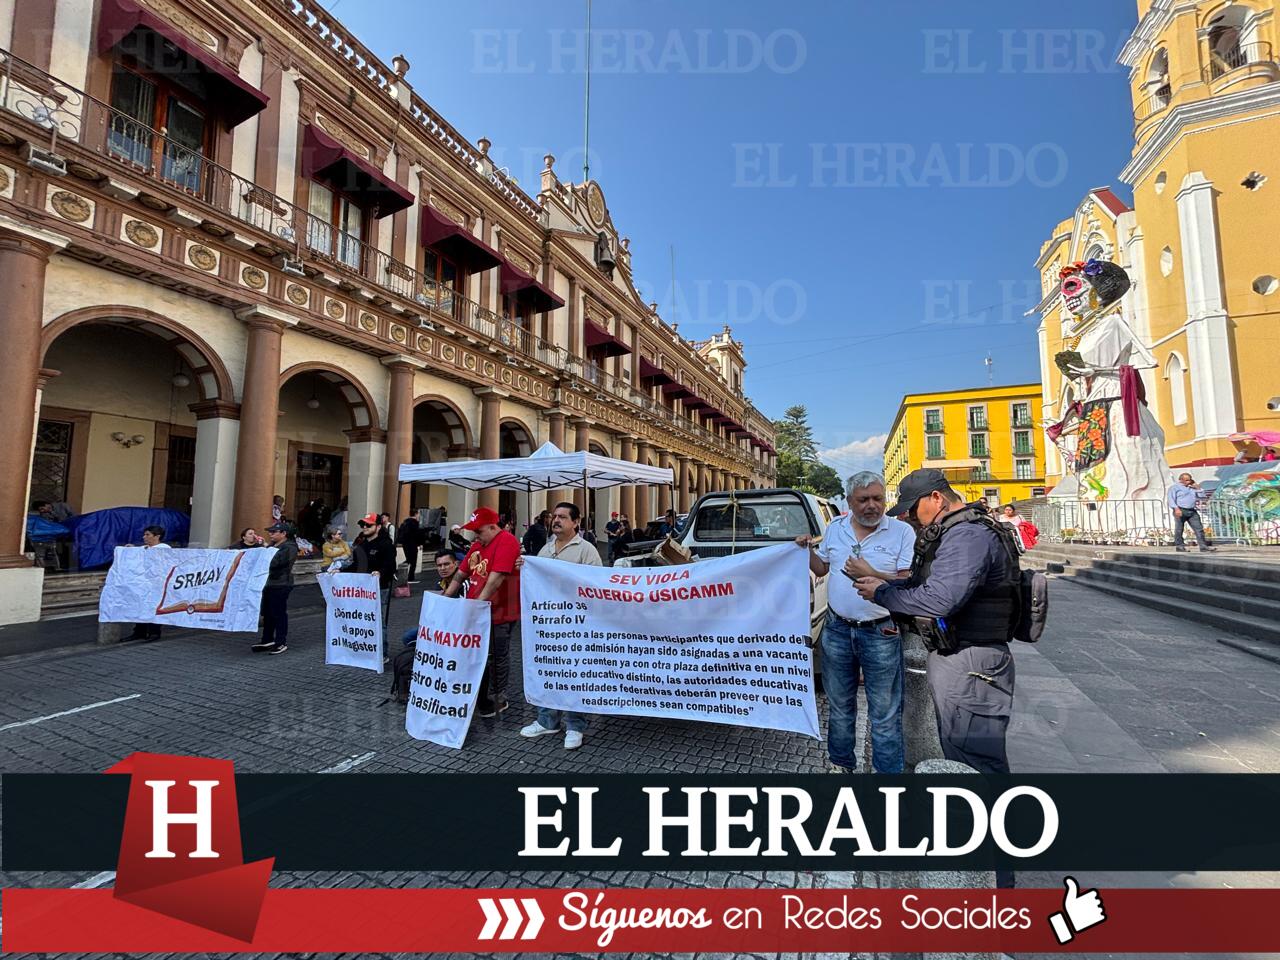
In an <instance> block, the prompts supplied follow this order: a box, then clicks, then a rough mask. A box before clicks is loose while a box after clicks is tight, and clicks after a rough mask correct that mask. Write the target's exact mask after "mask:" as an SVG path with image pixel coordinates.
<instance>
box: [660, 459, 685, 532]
mask: <svg viewBox="0 0 1280 960" xmlns="http://www.w3.org/2000/svg"><path fill="white" fill-rule="evenodd" d="M671 461H672V457H671V452H670V451H669V450H663V451H662V452H661V453H659V454H658V466H660V467H665V468H666V469H668V470H671V469H672V462H671ZM679 482H680V474H679V473H676V483H677V484H679ZM671 490H672V488H671V487H668V486H666V485H663V486H660V487H658V515H659V516H663V517H665V516H666V515H667V511H668V510H670V509H671V508H672V505H673V504H672V499H671Z"/></svg>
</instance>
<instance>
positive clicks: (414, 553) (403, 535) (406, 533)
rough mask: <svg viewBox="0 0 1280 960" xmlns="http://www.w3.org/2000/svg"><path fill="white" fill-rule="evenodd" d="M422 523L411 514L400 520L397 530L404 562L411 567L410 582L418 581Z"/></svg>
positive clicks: (397, 539) (397, 540) (397, 541)
mask: <svg viewBox="0 0 1280 960" xmlns="http://www.w3.org/2000/svg"><path fill="white" fill-rule="evenodd" d="M422 540H423V535H422V525H421V524H420V523H418V518H417V516H415V515H414V514H412V513H411V514H409V516H407V517H405V518H404V520H402V521H401V522H400V528H399V529H398V530H396V543H397V544H399V546H400V549H401V550H403V551H404V562H405V565H406V566H408V568H409V579H408V582H409V583H417V582H418V551H419V550H421V549H422Z"/></svg>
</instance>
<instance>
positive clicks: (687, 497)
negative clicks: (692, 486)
mask: <svg viewBox="0 0 1280 960" xmlns="http://www.w3.org/2000/svg"><path fill="white" fill-rule="evenodd" d="M679 464H680V468H679V469H678V470H677V471H676V510H677V511H679V512H680V513H688V512H689V508H690V507H691V506H692V505H693V497H692V495H691V494H690V493H689V483H690V481H692V480H693V460H692V459H691V458H689V457H680V458H679Z"/></svg>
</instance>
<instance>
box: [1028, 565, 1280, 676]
mask: <svg viewBox="0 0 1280 960" xmlns="http://www.w3.org/2000/svg"><path fill="white" fill-rule="evenodd" d="M1023 563H1024V566H1026V567H1030V568H1039V569H1043V570H1046V571H1048V572H1050V573H1055V574H1058V575H1059V576H1060V577H1061V578H1063V579H1069V580H1071V581H1073V582H1075V583H1079V584H1083V585H1085V586H1088V587H1091V588H1093V589H1095V590H1100V591H1102V592H1103V593H1106V594H1110V595H1111V596H1114V597H1119V598H1121V599H1124V600H1128V601H1130V602H1132V603H1137V604H1141V605H1142V606H1145V607H1150V608H1151V609H1153V610H1159V611H1161V612H1162V613H1167V614H1169V615H1171V616H1175V617H1180V618H1182V619H1184V620H1191V621H1194V622H1197V623H1203V624H1206V625H1208V626H1210V627H1214V628H1217V629H1219V630H1221V631H1222V633H1223V635H1222V636H1220V637H1219V638H1218V642H1219V643H1222V644H1225V645H1226V646H1229V647H1234V648H1235V649H1237V650H1242V651H1244V652H1246V653H1250V654H1253V655H1254V656H1257V657H1261V658H1262V659H1264V660H1269V661H1271V662H1273V663H1277V664H1280V549H1277V548H1268V547H1257V548H1251V549H1246V548H1238V547H1229V546H1224V547H1220V548H1219V551H1218V552H1217V553H1214V554H1202V553H1199V552H1197V551H1195V550H1194V548H1193V549H1192V550H1191V551H1190V552H1188V553H1177V552H1176V551H1174V550H1173V549H1172V548H1170V547H1109V546H1094V545H1089V544H1070V543H1042V544H1040V545H1039V546H1037V547H1036V548H1035V549H1034V550H1031V551H1029V552H1028V553H1026V554H1025V555H1024V556H1023Z"/></svg>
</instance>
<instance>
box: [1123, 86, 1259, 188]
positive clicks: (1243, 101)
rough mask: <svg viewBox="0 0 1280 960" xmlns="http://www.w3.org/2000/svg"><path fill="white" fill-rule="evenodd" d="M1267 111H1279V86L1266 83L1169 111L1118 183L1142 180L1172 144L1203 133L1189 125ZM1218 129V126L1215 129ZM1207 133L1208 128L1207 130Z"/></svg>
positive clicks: (1237, 120) (1242, 119) (1242, 120)
mask: <svg viewBox="0 0 1280 960" xmlns="http://www.w3.org/2000/svg"><path fill="white" fill-rule="evenodd" d="M1268 107H1280V82H1277V83H1268V84H1266V85H1265V86H1261V87H1253V88H1251V89H1249V90H1242V91H1240V92H1239V93H1230V94H1227V95H1225V96H1221V97H1212V98H1210V99H1208V100H1197V101H1195V102H1194V103H1184V104H1180V105H1179V106H1176V107H1173V108H1171V109H1170V110H1169V113H1168V115H1167V116H1166V117H1165V118H1164V119H1163V120H1162V121H1161V122H1160V126H1159V127H1158V128H1157V129H1156V132H1155V133H1154V134H1152V135H1151V137H1150V138H1148V140H1147V141H1146V142H1145V143H1144V144H1143V145H1142V146H1141V147H1140V148H1139V149H1138V151H1137V153H1135V154H1134V155H1133V158H1132V159H1131V160H1130V161H1129V163H1128V164H1127V165H1126V166H1125V168H1124V169H1123V170H1121V171H1120V179H1121V180H1122V181H1124V182H1125V183H1127V184H1129V185H1130V186H1134V185H1136V184H1137V183H1138V182H1139V181H1141V180H1143V179H1144V178H1145V177H1146V175H1147V174H1148V173H1150V172H1151V168H1152V167H1154V166H1155V164H1156V162H1157V161H1158V160H1159V159H1160V157H1161V156H1163V155H1164V153H1165V152H1166V151H1167V150H1169V149H1170V148H1171V147H1172V146H1173V145H1174V144H1176V143H1177V142H1178V141H1179V140H1181V139H1182V138H1183V137H1184V136H1186V135H1189V134H1196V133H1204V132H1205V130H1188V129H1187V128H1188V127H1189V126H1191V125H1192V124H1197V123H1204V122H1206V121H1210V120H1221V119H1224V118H1227V117H1231V116H1232V115H1233V114H1238V113H1242V112H1245V111H1250V110H1261V109H1265V108H1268ZM1273 115H1274V113H1267V114H1261V115H1258V116H1247V117H1237V118H1235V119H1234V120H1232V123H1248V122H1249V121H1251V120H1261V119H1263V117H1268V116H1273ZM1219 126H1221V124H1220V125H1219ZM1210 129H1211V128H1210Z"/></svg>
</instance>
